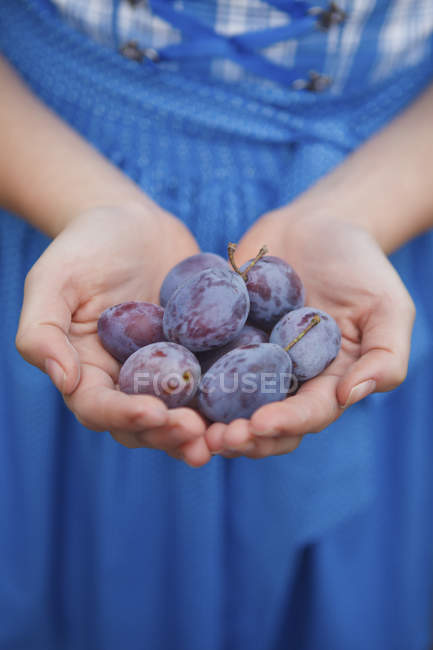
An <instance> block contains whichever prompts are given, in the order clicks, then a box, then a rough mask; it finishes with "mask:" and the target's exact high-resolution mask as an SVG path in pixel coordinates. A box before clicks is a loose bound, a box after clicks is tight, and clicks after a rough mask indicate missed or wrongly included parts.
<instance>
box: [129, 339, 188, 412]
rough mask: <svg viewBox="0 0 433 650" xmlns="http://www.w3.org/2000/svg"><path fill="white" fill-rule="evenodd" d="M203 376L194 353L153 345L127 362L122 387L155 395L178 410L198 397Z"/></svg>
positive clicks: (134, 391) (132, 391)
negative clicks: (197, 393)
mask: <svg viewBox="0 0 433 650" xmlns="http://www.w3.org/2000/svg"><path fill="white" fill-rule="evenodd" d="M200 376H201V371H200V365H199V363H198V361H197V359H196V357H195V356H194V355H193V354H192V352H190V351H189V350H187V349H186V348H184V347H183V346H181V345H177V343H169V342H160V343H152V344H151V345H147V346H146V347H144V348H141V349H140V350H137V352H134V354H132V355H131V356H130V357H129V358H128V359H127V360H126V361H125V363H124V364H123V366H122V368H121V369H120V374H119V388H120V390H121V391H123V392H124V393H129V394H141V395H154V396H155V397H158V398H159V399H161V400H162V401H163V402H164V403H165V404H166V405H167V406H168V407H169V408H176V407H178V406H184V405H185V404H188V402H190V400H191V399H192V398H193V397H194V395H195V393H196V391H197V388H198V385H199V382H200Z"/></svg>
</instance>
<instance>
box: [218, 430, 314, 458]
mask: <svg viewBox="0 0 433 650" xmlns="http://www.w3.org/2000/svg"><path fill="white" fill-rule="evenodd" d="M302 438H303V436H281V437H280V436H275V437H267V438H264V437H263V438H260V437H253V438H252V439H250V440H249V441H248V443H245V444H244V445H241V446H239V447H238V449H237V450H236V451H235V450H224V451H223V452H222V453H221V455H222V456H224V457H225V458H240V457H242V456H245V457H246V458H250V459H252V460H260V459H262V458H269V457H270V456H282V455H284V454H289V453H291V452H292V451H294V450H295V449H297V448H298V447H299V445H300V444H301V442H302Z"/></svg>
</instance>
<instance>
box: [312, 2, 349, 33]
mask: <svg viewBox="0 0 433 650" xmlns="http://www.w3.org/2000/svg"><path fill="white" fill-rule="evenodd" d="M309 13H310V14H312V15H317V26H318V27H319V29H324V30H328V29H329V28H330V27H332V26H333V25H339V24H340V23H342V22H344V21H345V20H346V18H347V13H346V12H345V11H343V9H341V7H339V6H338V5H337V3H336V2H331V3H330V4H329V7H328V8H327V9H323V8H322V7H312V8H311V9H310V11H309Z"/></svg>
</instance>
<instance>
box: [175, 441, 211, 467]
mask: <svg viewBox="0 0 433 650" xmlns="http://www.w3.org/2000/svg"><path fill="white" fill-rule="evenodd" d="M179 452H181V454H182V457H183V460H184V461H185V463H187V464H188V465H189V466H190V467H202V466H203V465H206V463H208V462H209V461H210V459H211V458H212V456H211V453H210V451H209V448H208V446H207V444H206V441H205V438H204V436H200V438H198V439H197V440H192V441H191V442H186V443H185V444H184V445H181V447H179Z"/></svg>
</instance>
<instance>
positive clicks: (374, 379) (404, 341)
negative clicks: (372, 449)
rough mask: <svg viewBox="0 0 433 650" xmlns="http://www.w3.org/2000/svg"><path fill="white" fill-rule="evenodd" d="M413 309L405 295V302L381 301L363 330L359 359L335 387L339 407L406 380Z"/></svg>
mask: <svg viewBox="0 0 433 650" xmlns="http://www.w3.org/2000/svg"><path fill="white" fill-rule="evenodd" d="M414 318H415V307H414V304H413V302H412V300H411V298H410V296H409V295H408V294H407V296H406V297H405V299H404V300H400V301H398V300H396V301H392V300H391V299H389V300H383V301H381V303H380V304H379V305H378V306H377V307H376V309H374V310H373V311H372V312H371V313H370V314H369V316H368V318H367V319H366V321H365V323H364V324H363V327H362V340H361V356H360V358H359V359H357V361H355V363H353V364H352V366H351V367H350V368H349V370H348V371H347V373H346V374H345V375H344V376H343V377H342V378H341V379H340V381H339V383H338V386H337V398H338V402H339V404H340V405H341V407H342V408H346V407H348V406H351V405H352V404H355V402H358V401H359V400H361V399H363V398H364V397H366V396H367V395H369V394H370V393H372V392H373V391H377V392H385V391H390V390H393V389H394V388H396V387H397V386H399V385H400V384H401V383H402V382H403V381H404V379H405V377H406V374H407V367H408V362H409V354H410V342H411V334H412V327H413V321H414Z"/></svg>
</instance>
